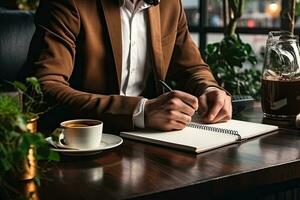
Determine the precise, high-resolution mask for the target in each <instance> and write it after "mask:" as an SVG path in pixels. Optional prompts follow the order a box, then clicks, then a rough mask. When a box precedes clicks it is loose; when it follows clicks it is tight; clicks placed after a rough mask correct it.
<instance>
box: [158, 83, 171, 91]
mask: <svg viewBox="0 0 300 200" xmlns="http://www.w3.org/2000/svg"><path fill="white" fill-rule="evenodd" d="M159 83H160V84H161V85H162V86H163V88H164V92H171V91H173V90H172V88H171V87H170V86H168V84H166V83H165V82H164V81H162V80H159ZM165 90H166V91H165Z"/></svg>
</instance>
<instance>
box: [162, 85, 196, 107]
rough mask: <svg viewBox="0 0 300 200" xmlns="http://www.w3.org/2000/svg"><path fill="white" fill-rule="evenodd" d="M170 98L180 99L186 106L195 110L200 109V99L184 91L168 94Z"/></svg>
mask: <svg viewBox="0 0 300 200" xmlns="http://www.w3.org/2000/svg"><path fill="white" fill-rule="evenodd" d="M168 97H169V99H174V98H178V99H180V100H181V101H182V102H184V103H185V104H187V105H189V106H190V107H192V108H193V109H194V110H197V109H198V99H197V98H196V97H195V96H193V95H190V94H188V93H185V92H182V91H178V90H174V91H172V92H169V93H168Z"/></svg>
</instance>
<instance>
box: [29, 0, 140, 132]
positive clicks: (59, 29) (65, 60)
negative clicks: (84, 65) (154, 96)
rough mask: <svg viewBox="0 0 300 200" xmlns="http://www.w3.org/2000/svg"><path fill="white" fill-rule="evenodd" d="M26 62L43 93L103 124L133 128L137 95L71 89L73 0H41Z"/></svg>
mask: <svg viewBox="0 0 300 200" xmlns="http://www.w3.org/2000/svg"><path fill="white" fill-rule="evenodd" d="M35 23H36V32H35V34H34V37H33V40H32V43H31V47H30V52H29V60H30V61H29V63H31V67H33V68H34V69H33V71H34V76H36V77H37V78H38V79H39V81H40V83H41V85H42V89H43V91H44V92H45V95H46V96H47V97H50V99H52V100H54V101H55V102H56V103H58V104H61V105H65V106H67V107H69V108H70V109H71V110H74V111H76V113H80V115H81V116H79V117H85V118H87V117H91V118H94V119H99V120H102V121H104V124H105V125H107V126H116V127H115V128H117V129H119V130H122V129H133V128H134V125H133V112H134V109H135V107H136V105H137V104H138V102H139V101H140V99H141V98H140V97H125V96H119V95H101V94H91V93H86V92H82V91H78V90H75V89H73V88H72V87H71V86H70V85H69V82H68V81H69V79H70V76H71V74H72V71H73V66H74V60H75V53H76V39H77V36H78V34H79V32H80V15H79V12H78V10H77V8H76V4H75V2H74V1H73V0H42V1H41V2H40V7H39V9H38V10H37V12H36V18H35Z"/></svg>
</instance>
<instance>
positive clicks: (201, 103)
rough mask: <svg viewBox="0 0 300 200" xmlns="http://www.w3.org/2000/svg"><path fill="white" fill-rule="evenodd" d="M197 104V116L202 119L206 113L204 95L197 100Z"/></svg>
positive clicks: (206, 107) (206, 106)
mask: <svg viewBox="0 0 300 200" xmlns="http://www.w3.org/2000/svg"><path fill="white" fill-rule="evenodd" d="M198 103H199V108H198V114H199V115H200V117H204V116H205V115H206V113H207V111H208V105H207V98H206V95H201V96H200V97H199V98H198Z"/></svg>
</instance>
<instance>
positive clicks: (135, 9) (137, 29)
mask: <svg viewBox="0 0 300 200" xmlns="http://www.w3.org/2000/svg"><path fill="white" fill-rule="evenodd" d="M136 1H137V0H134V1H133V2H136ZM120 2H121V8H120V15H121V28H122V77H121V88H120V95H126V96H139V95H141V94H142V92H143V91H144V89H145V84H146V80H147V77H148V75H149V73H150V70H151V66H150V63H151V62H150V60H149V56H148V49H149V48H148V34H147V32H148V30H147V27H148V21H147V20H148V16H147V12H146V11H147V9H148V8H149V7H151V6H152V5H150V4H148V3H146V2H144V1H143V0H140V1H138V2H137V3H133V2H131V1H130V0H120ZM212 89H217V88H214V87H209V88H207V90H212ZM146 101H147V99H145V98H143V99H142V100H141V101H140V102H139V103H138V105H137V106H136V108H135V111H134V114H133V122H134V126H136V127H138V128H145V122H144V107H145V103H146Z"/></svg>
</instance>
